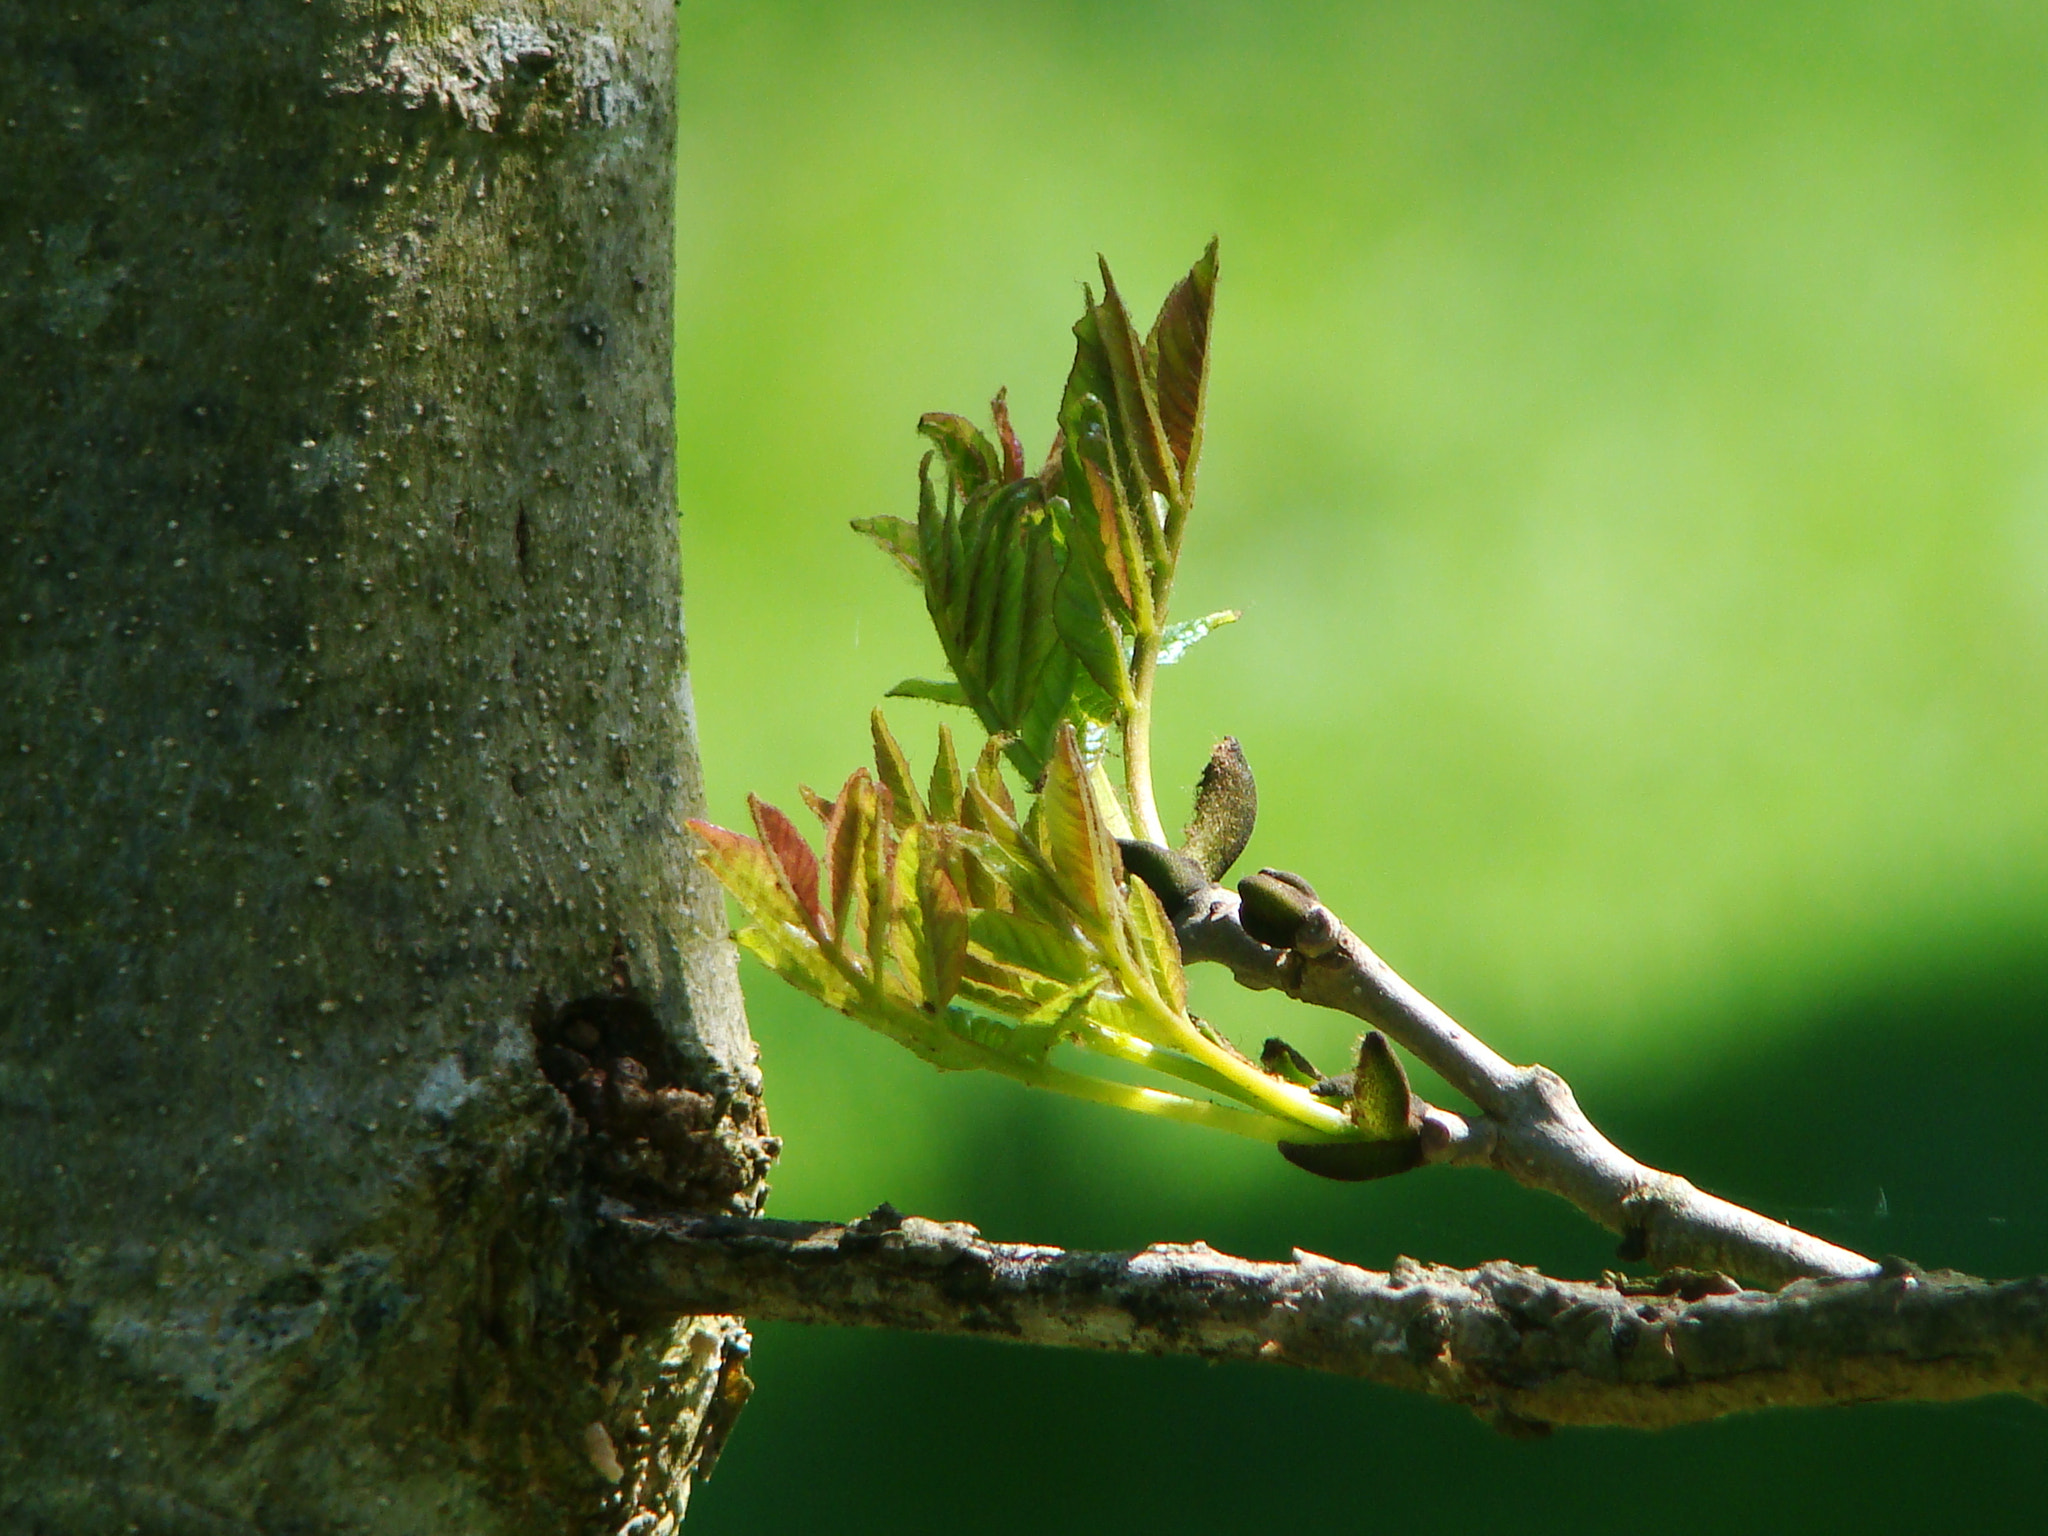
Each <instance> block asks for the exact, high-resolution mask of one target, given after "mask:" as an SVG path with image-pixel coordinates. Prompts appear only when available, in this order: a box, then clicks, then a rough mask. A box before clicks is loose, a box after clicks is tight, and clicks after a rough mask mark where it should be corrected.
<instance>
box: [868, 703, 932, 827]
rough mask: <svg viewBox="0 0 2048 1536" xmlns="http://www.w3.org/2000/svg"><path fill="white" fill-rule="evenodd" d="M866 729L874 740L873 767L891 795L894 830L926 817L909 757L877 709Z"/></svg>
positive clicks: (869, 718) (869, 719)
mask: <svg viewBox="0 0 2048 1536" xmlns="http://www.w3.org/2000/svg"><path fill="white" fill-rule="evenodd" d="M868 730H869V733H870V734H871V735H872V736H873V737H874V740H875V768H876V769H877V771H878V772H879V773H880V775H881V780H882V783H883V785H884V786H885V787H886V788H887V789H888V791H889V795H890V817H891V819H892V820H893V821H894V822H895V824H896V827H897V830H898V831H901V830H902V829H904V828H906V827H908V826H910V825H911V824H912V823H913V822H919V821H923V820H925V819H926V818H925V811H924V801H923V800H921V799H919V798H918V793H917V782H916V780H914V779H913V778H912V777H911V773H910V760H909V759H908V758H906V757H905V756H904V755H903V749H902V748H901V747H899V746H897V745H896V738H895V737H894V736H892V735H890V734H889V722H888V721H887V720H885V719H883V718H882V712H881V711H880V710H879V709H878V710H876V711H874V713H873V714H871V715H869V716H868Z"/></svg>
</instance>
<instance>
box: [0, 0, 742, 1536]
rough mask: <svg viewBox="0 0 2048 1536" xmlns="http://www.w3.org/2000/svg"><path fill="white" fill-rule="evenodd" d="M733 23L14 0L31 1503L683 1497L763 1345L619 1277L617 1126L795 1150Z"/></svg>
mask: <svg viewBox="0 0 2048 1536" xmlns="http://www.w3.org/2000/svg"><path fill="white" fill-rule="evenodd" d="M522 16H523V17H524V18H526V19H519V18H520V17H522ZM672 25H673V20H672V10H671V7H670V6H669V5H668V4H667V3H665V0H555V3H550V4H547V5H545V6H541V5H534V6H531V7H525V8H519V7H514V8H509V9H508V8H506V7H492V8H490V9H488V10H487V9H486V8H484V7H483V6H481V5H480V4H477V3H475V0H409V3H407V4H406V5H405V6H403V7H400V6H398V5H395V4H392V5H383V4H376V3H371V0H244V3H242V4H240V5H234V4H230V5H227V6H222V7H218V8H215V7H197V8H195V7H190V6H172V5H168V4H163V3H148V0H145V3H142V4H136V3H135V0H71V3H69V4H66V5H62V6H57V5H45V4H41V3H36V4H18V5H11V6H8V7H7V8H6V11H5V19H4V20H0V113H4V116H5V119H6V121H5V126H4V138H0V145H4V153H0V263H4V266H0V316H4V319H0V325H4V327H5V329H4V331H0V346H4V349H5V350H4V355H5V367H4V369H0V443H4V449H0V497H4V507H5V513H4V533H5V536H6V547H5V549H4V551H0V573H4V574H0V589H4V592H5V607H4V631H0V633H4V634H5V641H4V669H0V675H4V679H5V680H4V683H0V688H4V690H5V700H6V712H5V722H4V726H0V729H4V731H5V733H6V737H5V740H4V742H0V748H4V755H0V762H4V768H0V797H4V799H0V804H4V812H0V814H4V817H5V825H6V827H7V829H8V843H9V846H8V848H7V850H6V863H5V869H4V874H0V975H4V977H5V978H6V980H5V1003H6V1011H5V1022H4V1025H0V1526H4V1527H5V1529H7V1530H9V1531H50V1532H63V1533H67V1536H69V1533H81V1532H97V1531H102V1530H105V1531H136V1530H141V1531H147V1532H177V1533H184V1532H193V1533H198V1532H205V1533H209V1536H212V1533H227V1532H257V1531H261V1532H266V1533H277V1532H300V1531H304V1532H314V1531H319V1532H328V1531H334V1532H341V1531H365V1532H379V1533H395V1532H415V1531H416V1532H422V1533H425V1532H433V1533H437V1536H438V1533H446V1532H450V1531H463V1532H468V1533H485V1532H499V1531H548V1532H555V1531H577V1530H585V1529H588V1530H598V1529H603V1530H619V1529H621V1528H625V1529H630V1530H632V1531H634V1532H636V1533H638V1532H645V1531H655V1530H666V1529H668V1528H669V1527H670V1526H671V1525H673V1524H674V1523H675V1522H676V1521H677V1520H679V1519H680V1516H681V1512H682V1508H683V1505H684V1501H685V1499H686V1498H687V1494H688V1489H689V1483H690V1477H691V1470H692V1467H693V1465H694V1464H695V1462H696V1461H697V1460H698V1459H699V1458H700V1456H701V1455H702V1454H703V1453H705V1452H706V1451H708V1450H715V1446H716V1442H717V1439H718V1437H719V1434H720V1432H721V1429H720V1419H721V1417H722V1413H721V1412H711V1413H709V1414H708V1415H707V1409H711V1408H713V1407H714V1406H715V1405H723V1409H724V1410H729V1409H730V1408H731V1407H732V1406H733V1405H734V1404H735V1403H736V1402H737V1401H738V1400H739V1397H740V1394H741V1391H742V1389H743V1386H744V1378H743V1376H742V1375H740V1373H739V1372H738V1371H737V1369H736V1362H737V1360H738V1359H739V1358H740V1356H741V1355H743V1353H744V1347H745V1339H744V1334H743V1333H742V1332H741V1331H740V1329H739V1325H738V1324H737V1322H736V1321H734V1320H732V1319H703V1320H697V1321H692V1322H686V1323H684V1324H683V1325H681V1326H679V1327H677V1328H674V1329H673V1330H663V1331H661V1332H659V1334H658V1335H657V1336H647V1337H639V1338H632V1337H625V1336H622V1335H621V1334H620V1332H619V1330H618V1328H617V1326H616V1325H615V1324H614V1323H613V1322H612V1321H611V1320H610V1318H609V1314H607V1313H605V1312H604V1311H603V1310H602V1309H601V1308H600V1307H599V1306H598V1305H597V1304H596V1303H594V1302H593V1301H592V1300H591V1299H590V1298H589V1297H588V1296H587V1295H586V1293H585V1291H584V1289H583V1286H582V1284H581V1279H580V1275H581V1262H580V1256H581V1253H582V1247H581V1245H582V1242H583V1239H584V1235H585V1232H586V1230H587V1226H588V1211H589V1203H588V1202H589V1198H590V1196H589V1195H588V1193H587V1191H588V1190H589V1189H590V1188H591V1187H592V1185H591V1181H590V1179H589V1177H588V1176H589V1175H590V1174H591V1173H593V1172H595V1173H597V1174H599V1175H601V1176H602V1177H604V1178H607V1179H610V1180H612V1181H614V1182H617V1183H623V1184H625V1185H628V1186H631V1187H635V1188H638V1189H641V1190H643V1191H651V1192H658V1193H659V1194H660V1195H661V1197H662V1198H663V1199H664V1200H665V1201H667V1202H669V1203H671V1204H682V1205H686V1206H693V1207H695V1208H698V1209H702V1210H720V1209H722V1210H732V1211H746V1210H751V1209H753V1208H754V1207H755V1206H756V1205H758V1202H759V1192H760V1188H761V1186H760V1176H761V1174H762V1172H763V1171H764V1169H765V1167H766V1162H767V1157H768V1155H769V1154H770V1153H771V1152H772V1150H773V1148H772V1143H771V1142H770V1141H769V1140H768V1139H767V1138H766V1135H765V1126H764V1125H763V1123H762V1121H761V1118H760V1113H759V1102H758V1090H759V1077H758V1074H757V1072H756V1070H755V1068H754V1065H753V1048H752V1046H751V1044H750V1042H749V1040H748V1037H747V1033H746V1027H745V1023H744V1020H743V1017H742V1015H741V1011H740V1002H739V994H738V989H737V984H736V981H735V976H734V972H733V967H732V961H731V956H730V953H729V949H728V946H727V943H726V941H725V937H724V928H725V922H724V916H723V910H722V907H721V904H720V900H719V898H718V895H717V893H716V891H715V889H714V888H711V887H709V886H708V885H707V882H706V879H705V877H703V876H702V875H701V873H700V872H698V871H697V870H696V869H695V867H694V865H693V863H692V861H691V858H690V850H689V847H688V844H687V842H686V834H685V833H684V831H683V829H682V826H681V821H682V819H683V818H684V817H685V816H687V815H689V814H692V813H693V812H694V810H695V809H696V806H697V801H698V797H699V784H698V776H697V768H696V761H695V757H694V747H693V743H692V737H691V716H690V701H689V688H688V683H687V680H686V677H685V673H684V656H683V642H682V628H681V611H680V597H679V589H678V576H677V553H676V539H675V526H674V495H673V491H674V486H673V478H672V464H671V456H672V447H671V445H672V431H671V388H670V347H671V338H672V326H671V316H670V308H669V298H668V294H669V285H670V270H671V265H670V240H671V153H672V148H671V146H672V138H673V111H672V98H673V79H674V71H673V58H672V51H671V50H672V38H671V28H672ZM537 1036H538V1037H540V1038H541V1041H542V1044H541V1048H540V1049H539V1050H538V1051H537V1049H536V1039H537ZM542 1056H544V1057H545V1058H546V1059H547V1062H548V1065H549V1069H550V1071H551V1073H552V1075H553V1076H554V1078H555V1079H556V1081H557V1082H559V1083H560V1084H562V1085H563V1086H564V1087H566V1088H568V1089H569V1090H570V1091H571V1093H572V1095H573V1096H574V1097H575V1098H576V1102H577V1105H578V1108H579V1110H580V1111H581V1113H580V1114H572V1112H571V1109H570V1108H569V1105H568V1104H567V1103H566V1102H565V1101H564V1098H563V1097H562V1095H561V1094H558V1093H556V1092H555V1091H554V1090H553V1089H552V1088H550V1087H549V1086H548V1083H547V1081H546V1080H544V1079H543V1077H542V1075H541V1073H540V1071H539V1070H538V1069H537V1067H538V1063H537V1057H542ZM628 1057H630V1058H632V1059H633V1060H632V1061H627V1060H626V1058H628ZM633 1062H637V1063H638V1064H639V1065H638V1068H636V1067H635V1066H634V1064H633Z"/></svg>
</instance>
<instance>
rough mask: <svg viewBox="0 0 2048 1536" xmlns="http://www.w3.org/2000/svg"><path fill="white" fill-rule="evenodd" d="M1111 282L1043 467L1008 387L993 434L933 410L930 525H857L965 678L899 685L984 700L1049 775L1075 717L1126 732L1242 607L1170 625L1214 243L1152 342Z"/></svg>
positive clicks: (925, 491)
mask: <svg viewBox="0 0 2048 1536" xmlns="http://www.w3.org/2000/svg"><path fill="white" fill-rule="evenodd" d="M1102 281H1103V293H1102V297H1101V298H1100V299H1099V300H1098V299H1097V298H1096V297H1095V295H1094V293H1093V292H1092V291H1090V292H1089V293H1088V294H1087V301H1086V308H1085V311H1084V313H1083V314H1082V316H1081V318H1080V320H1079V321H1078V322H1077V323H1076V324H1075V327H1074V338H1075V351H1074V364H1073V368H1072V370H1071V371H1070V372H1069V374H1068V377H1067V383H1066V388H1065V390H1064V391H1063V392H1062V395H1061V400H1060V410H1059V428H1058V432H1057V434H1056V436H1055V438H1054V441H1053V445H1052V451H1051V453H1050V454H1049V455H1048V456H1047V458H1046V460H1045V462H1044V464H1043V465H1042V466H1041V467H1040V468H1039V469H1038V470H1037V471H1036V472H1035V473H1027V472H1026V469H1025V459H1024V450H1023V447H1022V445H1021V444H1020V442H1019V441H1018V438H1017V435H1016V433H1015V432H1014V430H1012V427H1011V424H1010V417H1009V410H1008V406H1007V404H1006V400H1005V397H1004V396H1003V395H1001V394H998V395H997V396H996V398H995V400H994V402H993V404H992V406H991V414H992V416H993V418H994V427H995V435H994V437H992V438H991V437H990V436H988V435H986V434H984V433H983V432H982V431H981V429H980V428H978V427H977V426H975V425H974V424H973V423H972V422H970V421H969V420H967V418H965V417H964V416H956V415H952V414H949V413H946V412H937V411H935V412H932V413H931V414H929V415H926V416H925V417H924V418H923V419H922V420H921V421H920V422H919V423H918V430H919V431H920V432H922V433H923V434H924V436H925V437H926V438H927V439H929V441H930V442H931V444H932V447H931V450H930V451H929V452H928V453H927V454H926V455H925V457H924V460H923V462H922V464H921V465H920V466H919V472H918V512H917V519H916V521H915V522H914V523H913V522H911V521H910V520H908V519H905V518H901V517H873V518H863V519H861V520H859V521H857V522H855V523H854V525H853V526H854V527H855V528H856V529H858V530H859V531H860V532H862V533H864V534H866V535H867V536H868V537H870V538H871V539H873V540H874V541H875V542H876V543H877V544H879V545H880V546H881V547H882V548H883V549H884V550H886V551H887V552H888V553H889V554H890V555H891V556H892V557H893V558H894V559H895V560H896V561H897V562H898V564H900V565H901V566H902V567H903V569H904V570H905V571H907V572H908V573H909V574H910V575H911V577H912V578H913V579H915V580H916V581H917V582H918V584H919V585H920V586H921V587H922V588H923V590H924V597H925V607H926V609H927V611H928V612H929V613H930V615H931V619H932V625H933V628H934V629H935V630H936V631H937V634H938V637H939V644H940V646H941V648H942V649H943V651H944V652H945V657H946V663H947V666H948V668H949V669H950V670H951V672H952V676H951V677H950V678H948V679H940V680H931V679H921V678H913V679H909V680H906V681H905V682H902V683H899V684H898V685H897V686H896V688H894V689H893V690H891V692H892V693H893V694H895V695H897V696H903V697H913V698H925V699H935V700H939V701H941V702H945V703H952V704H960V705H964V706H966V707H967V708H970V709H972V710H973V711H974V712H975V714H976V715H977V716H978V717H979V719H980V720H981V723H982V725H983V727H984V728H985V729H986V730H987V731H989V732H990V733H991V734H992V735H1003V736H1006V737H1008V738H1009V742H1008V748H1007V750H1008V753H1009V756H1010V760H1011V762H1012V763H1013V764H1014V765H1015V766H1016V767H1017V769H1018V771H1019V772H1020V773H1022V774H1023V775H1024V776H1025V777H1026V778H1027V779H1028V780H1030V781H1031V782H1032V783H1034V784H1035V783H1037V782H1038V781H1039V779H1040V778H1041V776H1042V775H1043V774H1044V772H1045V770H1046V768H1047V766H1048V764H1049V762H1050V760H1051V755H1052V750H1053V742H1054V738H1055V737H1056V736H1057V734H1058V732H1059V729H1060V727H1061V726H1062V725H1063V724H1074V725H1077V726H1079V727H1081V728H1082V730H1083V732H1084V736H1085V737H1086V739H1089V740H1100V739H1101V736H1102V733H1103V732H1104V731H1105V730H1107V729H1124V728H1126V727H1127V726H1128V725H1129V723H1130V722H1131V720H1132V718H1133V716H1134V715H1136V714H1140V713H1142V711H1143V708H1144V705H1145V699H1146V695H1147V693H1148V691H1149V687H1150V675H1151V672H1152V670H1153V669H1154V668H1155V667H1156V666H1159V665H1164V664H1168V663H1171V662H1172V661H1175V660H1178V659H1179V657H1180V656H1181V655H1183V654H1184V653H1185V652H1186V650H1187V648H1188V647H1189V646H1191V645H1193V644H1194V643H1195V642H1196V641H1197V640H1200V639H1201V638H1202V637H1203V636H1204V635H1207V634H1208V633H1209V632H1210V631H1211V630H1213V629H1215V628H1217V627H1218V626H1219V625H1222V624H1225V623H1228V622H1230V621H1231V620H1232V619H1235V618H1236V617H1237V615H1236V614H1235V613H1218V614H1211V615H1208V616H1207V617H1205V618H1202V619H1197V620H1194V621H1192V622H1189V623H1186V624H1182V625H1177V626H1171V625H1169V624H1168V623H1167V619H1166V612H1167V601H1168V597H1169V595H1170V593H1171V591H1172V587H1173V578H1174V573H1175V571H1176V569H1177V568H1178V565H1179V560H1180V546H1181V539H1182V536H1183V533H1184V531H1185V528H1186V524H1187V517H1188V513H1189V510H1190V509H1191V508H1192V506H1193V503H1194V488H1195V473H1196V469H1197V467H1198V465H1199V462H1200V458H1201V449H1202V420H1203V413H1204V407H1205V404H1206V399H1207V394H1208V377H1209V327H1210V317H1211V314H1212V311H1213V307H1214V300H1215V292H1216V247H1215V244H1214V242H1211V244H1210V246H1209V249H1208V251H1207V252H1206V253H1205V254H1204V255H1203V257H1202V259H1201V260H1200V261H1199V262H1197V263H1196V264H1195V266H1194V268H1193V269H1192V270H1191V271H1190V272H1189V273H1188V275H1187V276H1186V277H1185V278H1184V279H1182V281H1181V282H1180V283H1178V284H1177V285H1176V286H1175V287H1174V289H1173V291H1172V292H1171V293H1170V294H1168V296H1167V299H1166V302H1165V304H1164V305H1163V306H1162V307H1161V309H1160V311H1159V315H1158V318H1157V319H1156V320H1155V321H1154V322H1153V324H1152V328H1151V330H1150V331H1149V332H1147V333H1146V334H1145V335H1144V336H1143V337H1142V338H1141V337H1140V336H1139V334H1138V332H1137V329H1136V326H1135V325H1134V323H1133V322H1132V320H1131V316H1130V311H1129V310H1128V309H1127V308H1126V307H1125V305H1124V302H1123V298H1122V295H1121V294H1119V293H1118V291H1117V287H1116V282H1115V280H1114V278H1112V277H1111V275H1110V272H1109V268H1108V266H1107V264H1104V265H1103V267H1102ZM935 467H936V468H937V469H938V471H939V476H938V480H939V483H938V484H935V483H934V475H933V471H934V468H935ZM1091 726H1092V727H1094V728H1096V729H1095V731H1094V733H1093V734H1092V735H1090V734H1088V728H1089V727H1091Z"/></svg>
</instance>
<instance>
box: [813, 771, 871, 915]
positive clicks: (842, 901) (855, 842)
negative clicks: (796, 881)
mask: <svg viewBox="0 0 2048 1536" xmlns="http://www.w3.org/2000/svg"><path fill="white" fill-rule="evenodd" d="M879 809H880V807H879V802H878V801H877V799H876V796H875V786H874V781H873V780H871V779H870V778H869V777H868V771H867V769H865V768H856V769H855V770H854V771H853V773H852V775H851V776H850V777H849V778H848V779H847V781H846V787H845V788H844V789H842V790H840V792H839V800H838V802H837V803H836V804H835V805H834V806H833V808H832V819H831V820H830V821H829V822H828V823H826V826H825V858H826V862H827V865H828V868H829V871H830V875H831V883H832V931H833V932H834V933H836V934H838V935H839V937H840V942H841V943H842V944H843V943H845V942H846V941H847V940H848V939H849V938H851V937H852V935H854V934H855V933H857V932H861V931H863V929H864V924H863V922H862V910H863V904H864V903H865V901H866V899H867V894H868V890H867V888H868V885H869V878H868V872H867V868H866V864H865V860H866V858H867V856H868V853H869V850H870V848H871V847H872V845H873V843H874V830H875V829H874V823H875V819H876V816H877V814H878V812H879Z"/></svg>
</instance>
